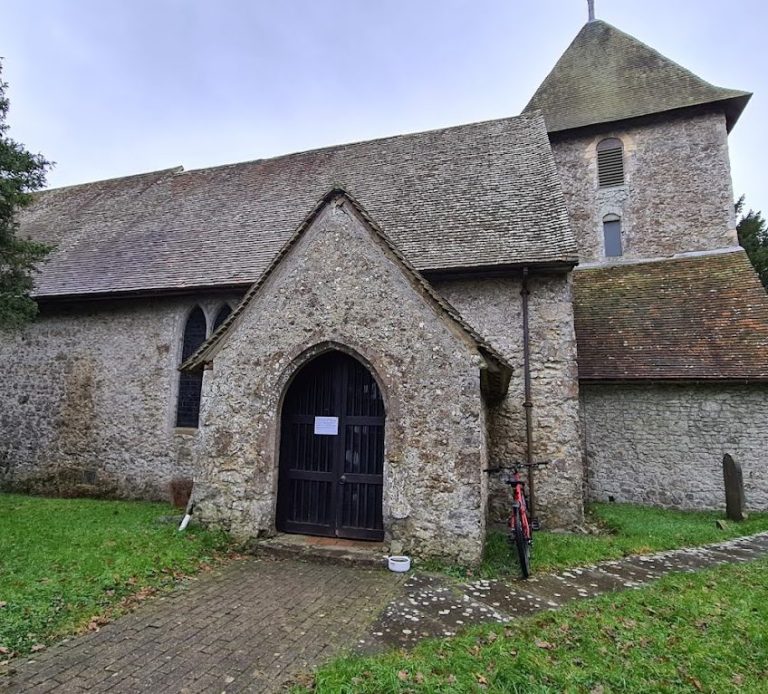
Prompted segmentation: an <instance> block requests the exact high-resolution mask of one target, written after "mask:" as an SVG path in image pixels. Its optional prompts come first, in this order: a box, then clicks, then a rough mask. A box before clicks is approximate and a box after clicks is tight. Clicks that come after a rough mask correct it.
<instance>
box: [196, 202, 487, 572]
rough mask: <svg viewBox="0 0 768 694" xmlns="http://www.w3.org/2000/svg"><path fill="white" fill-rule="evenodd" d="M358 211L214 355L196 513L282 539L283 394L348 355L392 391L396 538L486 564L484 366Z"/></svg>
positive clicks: (410, 547) (388, 445) (311, 241)
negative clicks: (311, 371) (301, 375)
mask: <svg viewBox="0 0 768 694" xmlns="http://www.w3.org/2000/svg"><path fill="white" fill-rule="evenodd" d="M348 207H349V206H348V205H344V206H333V205H331V206H329V207H326V208H325V209H324V210H323V211H322V212H321V213H320V215H319V216H318V217H317V218H316V219H315V220H314V222H313V223H312V225H311V226H310V227H309V229H307V230H306V231H305V233H304V235H303V236H302V237H301V239H299V240H298V241H297V243H296V245H295V246H294V247H293V248H291V250H290V251H289V252H288V254H287V255H286V256H284V257H283V259H282V260H281V262H280V264H279V265H278V266H277V267H276V268H275V270H274V272H273V273H272V274H271V275H270V276H269V278H268V279H267V280H266V282H265V284H264V285H263V286H262V287H261V288H260V289H259V291H258V292H257V293H256V294H255V296H254V297H253V299H252V300H251V302H250V303H249V304H248V305H247V308H246V309H245V310H244V311H243V312H242V313H241V314H240V315H239V316H238V317H237V319H236V320H235V322H234V323H233V324H232V326H231V328H230V332H229V333H228V335H227V336H226V338H225V340H224V341H223V342H222V343H221V347H220V349H219V350H218V351H217V352H216V353H215V354H214V355H213V363H212V368H211V369H209V370H206V371H205V378H204V381H203V408H202V412H201V429H200V438H199V446H198V447H197V454H196V457H197V465H196V469H197V471H198V476H197V478H196V482H195V492H194V496H195V500H196V502H197V506H196V511H195V513H196V515H198V514H199V517H200V518H201V519H202V520H203V521H204V522H207V523H209V524H213V525H218V526H222V527H224V528H226V529H228V530H230V531H231V532H233V533H235V534H236V535H240V536H245V537H252V536H256V535H264V534H270V533H272V532H274V529H275V509H276V501H277V499H276V496H277V493H276V490H277V477H278V464H279V461H278V458H279V443H278V442H279V440H280V437H279V426H280V423H279V416H278V413H279V411H280V407H281V398H282V395H283V394H284V392H285V389H286V386H287V384H288V382H289V380H290V379H291V377H292V376H293V375H294V374H295V373H297V372H298V370H299V369H300V368H301V366H302V365H304V364H306V363H307V362H308V360H309V359H310V358H311V357H312V356H315V355H316V354H318V353H321V352H322V351H323V350H324V349H326V348H328V347H340V348H342V349H345V350H348V351H350V352H351V353H352V354H353V355H356V356H357V357H358V358H360V359H361V361H363V362H364V363H365V364H366V366H367V367H368V368H369V369H370V370H371V371H372V372H373V374H374V375H375V376H376V378H377V380H378V381H379V384H380V386H381V389H382V392H383V395H384V400H385V404H386V428H385V456H384V490H383V493H384V501H383V517H384V527H385V536H386V540H387V541H389V542H396V543H398V544H400V545H401V546H402V549H403V550H404V551H406V552H413V553H415V554H417V555H419V556H429V555H438V556H442V557H447V558H449V559H459V560H461V561H477V560H479V558H480V554H481V550H482V543H483V539H484V535H485V513H486V497H487V483H486V480H485V475H484V474H483V472H482V470H483V468H485V467H486V466H487V455H486V422H485V413H484V406H483V402H482V396H481V392H480V369H479V364H480V358H479V356H478V355H477V353H476V350H475V348H474V346H473V345H471V344H470V343H469V341H467V340H466V338H465V337H464V334H463V333H460V332H458V331H457V330H456V328H455V324H452V323H449V322H446V320H445V318H443V317H441V316H440V315H439V312H437V311H436V310H435V309H434V307H433V306H432V305H431V304H429V303H428V302H427V301H426V300H425V298H424V296H423V295H422V294H421V293H420V292H419V290H418V289H416V288H414V286H413V285H412V283H411V281H410V280H409V279H408V277H407V276H406V275H405V274H404V272H403V270H402V268H401V266H400V265H399V264H398V262H397V261H396V260H395V259H394V257H393V256H392V255H391V253H390V252H389V251H388V250H386V248H385V247H384V246H383V244H382V243H381V241H380V240H378V239H374V237H373V236H372V235H371V232H370V231H369V229H368V228H367V227H366V226H365V225H364V223H363V222H362V220H360V218H359V217H358V216H357V214H356V213H355V212H354V211H353V210H351V209H348Z"/></svg>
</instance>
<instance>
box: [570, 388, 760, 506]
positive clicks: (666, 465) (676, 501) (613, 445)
mask: <svg viewBox="0 0 768 694" xmlns="http://www.w3.org/2000/svg"><path fill="white" fill-rule="evenodd" d="M581 399H582V408H583V418H584V430H585V438H586V454H587V461H588V462H587V466H588V468H587V469H588V472H587V476H588V480H589V495H590V497H591V498H592V499H595V500H600V501H607V500H609V499H611V498H613V499H614V500H615V501H629V502H637V503H642V504H652V505H658V506H670V507H675V508H683V509H697V508H699V509H703V508H711V509H719V508H725V494H724V491H723V472H722V459H723V454H725V453H730V454H731V455H732V456H733V457H734V459H735V460H736V461H737V462H739V463H741V465H742V469H743V472H744V485H745V489H746V499H747V507H748V508H749V509H751V510H753V511H757V510H762V511H766V510H768V384H759V383H756V384H752V385H727V384H705V385H628V384H623V385H596V384H595V385H588V384H582V386H581Z"/></svg>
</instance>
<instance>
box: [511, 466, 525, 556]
mask: <svg viewBox="0 0 768 694" xmlns="http://www.w3.org/2000/svg"><path fill="white" fill-rule="evenodd" d="M507 484H509V485H511V486H514V488H515V489H514V492H513V495H512V512H511V513H510V514H509V520H508V521H507V525H508V527H509V529H510V530H511V531H512V532H514V530H515V524H516V522H517V521H516V520H515V517H516V516H517V514H516V513H515V510H516V509H520V523H521V525H522V529H523V536H524V537H525V539H526V540H527V541H528V542H530V541H531V524H530V521H529V520H528V505H527V503H526V501H525V494H524V493H523V487H524V486H525V482H523V480H522V479H520V473H519V471H518V470H516V469H515V470H514V472H513V474H512V479H511V480H508V481H507Z"/></svg>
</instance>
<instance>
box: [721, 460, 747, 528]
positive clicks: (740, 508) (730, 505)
mask: <svg viewBox="0 0 768 694" xmlns="http://www.w3.org/2000/svg"><path fill="white" fill-rule="evenodd" d="M723 479H724V481H725V515H726V516H727V517H728V518H729V519H730V520H733V521H743V520H747V513H746V511H745V510H744V508H745V502H744V476H743V475H742V474H741V465H739V464H738V463H737V462H736V461H735V460H734V459H733V458H731V456H730V455H728V454H727V453H726V454H725V455H724V456H723Z"/></svg>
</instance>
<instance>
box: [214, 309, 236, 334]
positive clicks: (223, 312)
mask: <svg viewBox="0 0 768 694" xmlns="http://www.w3.org/2000/svg"><path fill="white" fill-rule="evenodd" d="M230 313H232V309H231V308H230V307H229V304H224V305H223V306H222V307H221V308H220V309H219V312H218V313H217V314H216V318H215V319H214V321H213V328H211V332H212V333H215V332H216V331H217V330H218V328H219V326H220V325H221V324H222V323H223V322H224V321H225V320H227V317H228V316H229V314H230Z"/></svg>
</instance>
